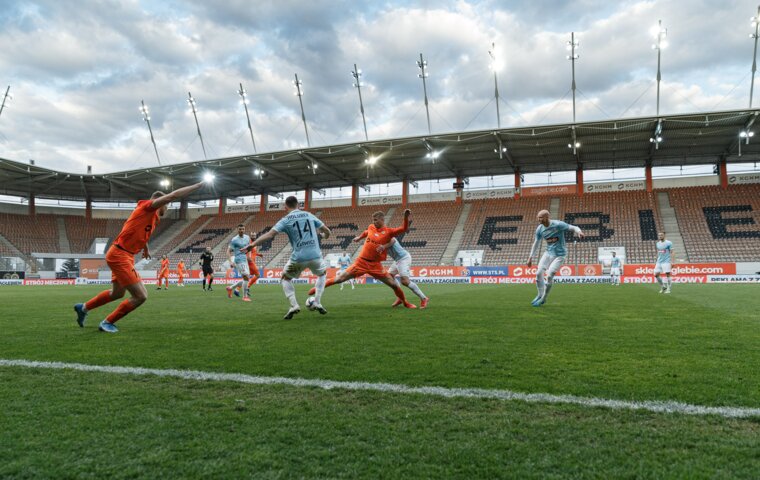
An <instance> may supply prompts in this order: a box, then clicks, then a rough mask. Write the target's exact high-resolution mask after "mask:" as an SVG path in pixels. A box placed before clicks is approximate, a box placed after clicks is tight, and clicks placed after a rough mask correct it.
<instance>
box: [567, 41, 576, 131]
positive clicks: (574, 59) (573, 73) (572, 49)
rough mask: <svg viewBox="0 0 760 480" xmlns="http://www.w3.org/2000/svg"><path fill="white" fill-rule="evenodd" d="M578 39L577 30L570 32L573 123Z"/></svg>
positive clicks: (568, 57)
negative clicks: (576, 36) (576, 37)
mask: <svg viewBox="0 0 760 480" xmlns="http://www.w3.org/2000/svg"><path fill="white" fill-rule="evenodd" d="M578 45H579V44H578V40H576V39H575V32H570V41H569V42H567V49H568V50H570V55H568V56H567V59H568V60H570V64H571V68H572V75H573V82H572V83H571V84H570V89H571V90H572V91H573V123H575V61H576V60H578V54H577V53H575V51H576V50H577V49H578Z"/></svg>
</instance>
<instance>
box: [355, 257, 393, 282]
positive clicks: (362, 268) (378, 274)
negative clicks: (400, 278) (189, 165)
mask: <svg viewBox="0 0 760 480" xmlns="http://www.w3.org/2000/svg"><path fill="white" fill-rule="evenodd" d="M346 271H347V272H348V273H350V274H351V275H353V276H354V277H361V276H362V275H370V276H371V277H373V278H385V277H387V276H388V271H387V270H386V269H385V268H384V267H383V264H382V263H380V262H368V261H367V260H364V259H363V258H361V257H359V258H357V259H356V260H354V263H352V264H351V266H350V267H348V269H347V270H346Z"/></svg>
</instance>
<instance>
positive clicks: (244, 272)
mask: <svg viewBox="0 0 760 480" xmlns="http://www.w3.org/2000/svg"><path fill="white" fill-rule="evenodd" d="M235 268H236V269H237V271H238V273H239V274H240V275H241V276H243V277H247V276H249V275H250V274H251V271H250V270H249V269H248V262H247V261H246V262H237V263H235Z"/></svg>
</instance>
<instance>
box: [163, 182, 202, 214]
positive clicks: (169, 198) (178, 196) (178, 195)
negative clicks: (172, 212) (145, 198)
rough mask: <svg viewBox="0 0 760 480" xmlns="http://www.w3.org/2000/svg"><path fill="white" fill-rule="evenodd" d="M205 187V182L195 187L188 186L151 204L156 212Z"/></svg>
mask: <svg viewBox="0 0 760 480" xmlns="http://www.w3.org/2000/svg"><path fill="white" fill-rule="evenodd" d="M203 185H204V182H199V183H196V184H194V185H188V186H187V187H182V188H178V189H176V190H174V191H173V192H171V193H167V194H166V195H164V196H163V197H158V198H156V199H155V200H153V203H151V206H152V207H153V209H154V210H157V209H159V208H161V207H163V206H164V205H168V204H170V203H172V202H174V201H175V200H180V199H182V198H185V197H186V196H188V195H190V194H191V193H193V192H194V191H196V190H200V189H201V188H202V187H203Z"/></svg>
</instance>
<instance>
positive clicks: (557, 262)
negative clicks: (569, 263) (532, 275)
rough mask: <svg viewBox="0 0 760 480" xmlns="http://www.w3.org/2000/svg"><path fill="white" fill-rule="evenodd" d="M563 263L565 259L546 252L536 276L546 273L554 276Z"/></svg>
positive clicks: (540, 261) (539, 263)
mask: <svg viewBox="0 0 760 480" xmlns="http://www.w3.org/2000/svg"><path fill="white" fill-rule="evenodd" d="M563 263H565V257H555V256H554V255H552V254H550V253H546V252H544V254H543V255H542V256H541V260H539V262H538V271H537V272H536V276H539V275H543V274H544V272H546V273H548V274H549V275H550V276H552V275H554V274H555V273H557V271H559V269H560V267H561V266H562V264H563Z"/></svg>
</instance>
